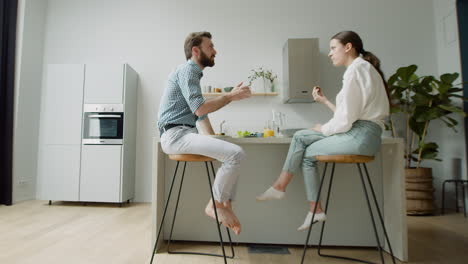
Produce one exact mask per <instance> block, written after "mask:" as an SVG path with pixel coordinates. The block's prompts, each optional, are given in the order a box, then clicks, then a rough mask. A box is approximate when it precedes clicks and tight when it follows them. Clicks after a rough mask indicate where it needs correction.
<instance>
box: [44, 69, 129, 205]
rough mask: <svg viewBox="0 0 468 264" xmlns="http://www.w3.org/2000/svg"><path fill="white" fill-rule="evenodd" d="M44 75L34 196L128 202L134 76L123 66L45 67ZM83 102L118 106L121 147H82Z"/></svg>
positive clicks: (60, 199) (65, 199)
mask: <svg viewBox="0 0 468 264" xmlns="http://www.w3.org/2000/svg"><path fill="white" fill-rule="evenodd" d="M44 77H45V81H44V87H43V96H42V103H41V119H40V122H41V124H40V136H39V158H38V177H37V179H38V183H37V196H38V198H39V199H43V200H50V201H57V200H58V201H89V202H113V203H122V202H125V201H129V200H130V199H132V198H133V197H134V189H135V155H136V154H135V147H136V127H137V124H136V120H137V113H136V98H137V92H136V90H137V85H138V74H137V73H136V72H135V71H134V70H133V69H132V68H131V67H130V66H129V65H128V64H86V65H85V64H81V65H74V64H50V65H47V68H46V73H45V75H44ZM85 104H101V105H102V104H115V105H121V108H122V109H123V112H124V133H123V145H84V143H83V141H82V139H83V138H82V134H83V111H84V105H85Z"/></svg>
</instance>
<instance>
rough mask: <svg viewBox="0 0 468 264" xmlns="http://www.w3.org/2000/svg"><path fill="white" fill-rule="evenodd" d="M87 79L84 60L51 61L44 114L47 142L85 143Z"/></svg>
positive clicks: (48, 69) (47, 143) (45, 89)
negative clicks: (83, 123) (77, 62)
mask: <svg viewBox="0 0 468 264" xmlns="http://www.w3.org/2000/svg"><path fill="white" fill-rule="evenodd" d="M83 82H84V65H82V64H81V65H79V64H66V65H64V64H51V65H48V67H47V70H46V79H45V86H44V97H43V101H42V104H43V106H42V109H43V112H42V117H41V132H42V136H43V138H42V139H43V141H42V142H43V144H44V145H79V144H81V117H82V114H83Z"/></svg>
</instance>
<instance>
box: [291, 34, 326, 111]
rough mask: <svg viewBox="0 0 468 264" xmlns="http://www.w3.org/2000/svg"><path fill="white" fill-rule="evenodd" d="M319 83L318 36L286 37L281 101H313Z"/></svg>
mask: <svg viewBox="0 0 468 264" xmlns="http://www.w3.org/2000/svg"><path fill="white" fill-rule="evenodd" d="M318 85H319V42H318V38H305V39H288V40H287V41H286V43H285V44H284V46H283V103H285V104H289V103H313V102H315V101H314V100H313V98H312V93H311V92H312V88H313V87H314V86H318Z"/></svg>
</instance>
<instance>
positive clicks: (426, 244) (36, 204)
mask: <svg viewBox="0 0 468 264" xmlns="http://www.w3.org/2000/svg"><path fill="white" fill-rule="evenodd" d="M150 211H151V209H150V205H149V204H139V203H132V204H129V205H125V206H124V207H122V208H120V207H118V206H116V205H113V204H93V203H91V204H88V205H87V206H83V205H82V204H81V203H60V202H58V203H54V204H53V205H52V206H49V205H48V204H47V202H46V201H27V202H21V203H18V204H16V205H14V206H0V263H1V264H29V263H31V264H33V263H34V264H42V263H44V264H45V263H47V264H55V263H57V264H58V263H60V264H64V263H65V264H75V263H76V264H94V263H103V264H107V263H111V264H120V263H135V264H142V263H149V259H150V257H151V246H150V230H151V227H150ZM408 226H409V257H410V262H408V263H421V264H422V263H424V264H432V263H442V264H452V263H453V264H458V263H460V264H466V263H468V218H464V217H463V215H462V214H455V213H451V214H448V215H446V216H431V217H408ZM181 249H182V250H191V251H196V250H204V251H208V252H218V247H217V246H216V245H215V244H198V243H177V244H175V245H174V250H181ZM235 249H236V258H235V259H234V260H229V261H228V263H238V264H244V263H255V264H256V263H259V264H261V263H265V264H266V263H299V261H300V258H301V253H302V248H300V247H290V248H289V251H290V252H291V254H290V255H274V254H249V253H248V250H247V247H246V246H245V245H239V246H236V248H235ZM327 250H328V251H327V252H332V253H337V252H338V253H339V254H343V255H348V256H352V257H358V258H366V259H368V260H370V261H375V262H376V261H378V255H377V253H376V252H374V251H373V250H369V249H327ZM155 260H156V263H171V264H172V263H180V264H186V263H194V264H198V263H200V264H205V263H223V262H222V259H220V258H214V257H204V256H193V255H168V254H167V253H165V252H164V250H161V252H160V253H158V254H157V255H156V257H155ZM306 263H352V262H348V261H342V260H334V259H325V258H320V257H318V256H317V251H316V249H315V248H312V249H310V250H309V251H308V254H307V259H306ZM386 263H391V260H390V258H388V256H387V258H386Z"/></svg>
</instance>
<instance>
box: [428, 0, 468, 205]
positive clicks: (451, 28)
mask: <svg viewBox="0 0 468 264" xmlns="http://www.w3.org/2000/svg"><path fill="white" fill-rule="evenodd" d="M433 2H434V18H435V19H434V23H435V29H436V44H437V46H436V51H437V53H436V57H437V65H438V68H437V75H441V74H444V73H448V72H449V73H452V72H458V73H460V76H461V61H460V47H459V39H458V23H457V10H456V0H434V1H433ZM460 82H462V80H461V77H460V78H459V79H458V80H457V81H456V82H455V83H460ZM458 87H461V86H458ZM460 94H462V93H460ZM459 106H460V107H463V106H462V103H461V101H460V102H459ZM452 117H456V118H455V119H456V120H457V121H458V122H459V126H458V127H457V130H458V133H455V132H453V130H452V129H450V128H447V127H446V126H445V124H444V123H443V122H439V121H436V122H434V123H433V124H431V126H430V134H429V140H434V141H435V142H437V144H439V157H440V158H441V159H442V160H443V161H442V162H427V163H426V164H424V165H426V166H430V167H432V168H433V176H434V182H433V183H434V187H435V189H436V193H435V194H436V205H437V206H441V190H442V182H443V181H444V180H446V179H453V178H454V177H456V176H457V175H454V174H456V172H457V171H459V170H457V169H456V168H453V167H454V166H453V165H452V164H453V160H454V159H460V160H461V172H460V174H461V175H458V176H459V177H460V176H461V177H462V178H464V179H466V177H467V176H466V150H465V148H466V147H465V131H464V119H463V118H462V117H459V116H456V115H453V116H452ZM453 187H454V185H453V184H451V185H448V186H447V188H448V189H447V191H448V192H449V193H452V194H453V195H448V196H446V197H447V198H448V201H446V203H447V204H446V206H447V207H449V208H453V207H454V203H453V202H450V200H452V199H453V198H454V197H455V195H454V191H453ZM460 196H461V194H460Z"/></svg>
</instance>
